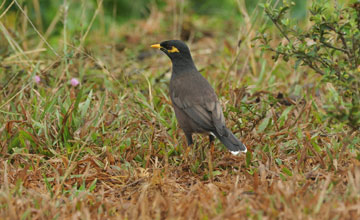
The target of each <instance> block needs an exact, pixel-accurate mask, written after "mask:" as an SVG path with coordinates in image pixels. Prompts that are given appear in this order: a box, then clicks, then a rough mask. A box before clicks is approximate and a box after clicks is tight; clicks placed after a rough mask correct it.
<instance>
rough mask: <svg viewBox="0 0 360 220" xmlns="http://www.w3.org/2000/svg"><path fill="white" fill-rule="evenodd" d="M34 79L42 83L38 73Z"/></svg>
mask: <svg viewBox="0 0 360 220" xmlns="http://www.w3.org/2000/svg"><path fill="white" fill-rule="evenodd" d="M34 81H35V82H36V83H40V81H41V78H40V76H38V75H36V76H34Z"/></svg>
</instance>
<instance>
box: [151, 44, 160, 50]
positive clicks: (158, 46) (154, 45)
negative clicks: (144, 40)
mask: <svg viewBox="0 0 360 220" xmlns="http://www.w3.org/2000/svg"><path fill="white" fill-rule="evenodd" d="M150 47H152V48H156V49H160V48H161V46H160V44H153V45H151V46H150Z"/></svg>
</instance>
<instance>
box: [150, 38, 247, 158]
mask: <svg viewBox="0 0 360 220" xmlns="http://www.w3.org/2000/svg"><path fill="white" fill-rule="evenodd" d="M151 47H153V48H158V49H160V50H161V51H163V52H164V53H165V54H166V55H167V56H168V57H169V58H170V59H171V61H172V66H173V68H172V75H171V80H170V97H171V101H172V104H173V107H174V110H175V114H176V118H177V120H178V123H179V125H180V127H181V129H182V130H183V131H184V133H185V136H186V139H187V143H188V145H191V144H192V143H193V140H192V134H193V133H207V134H209V133H212V134H214V135H215V136H216V137H217V138H219V139H220V141H221V142H222V143H223V144H224V145H225V146H226V147H227V148H228V149H229V150H230V151H231V152H232V153H233V154H237V153H239V152H246V150H247V149H246V147H245V145H244V144H243V143H241V142H240V141H239V140H238V139H237V138H236V137H235V135H234V134H233V133H232V132H231V131H230V130H229V129H228V128H226V126H225V119H224V115H223V112H222V109H221V106H220V103H219V101H218V99H217V96H216V94H215V91H214V89H213V88H212V87H211V85H210V84H209V83H208V81H207V80H206V79H205V78H204V77H203V76H202V75H201V74H200V73H199V71H198V70H197V69H196V66H195V64H194V61H193V59H192V57H191V54H190V50H189V48H188V47H187V46H186V44H185V43H184V42H182V41H180V40H169V41H164V42H162V43H160V44H155V45H152V46H151ZM212 139H213V138H212V136H211V135H210V141H212Z"/></svg>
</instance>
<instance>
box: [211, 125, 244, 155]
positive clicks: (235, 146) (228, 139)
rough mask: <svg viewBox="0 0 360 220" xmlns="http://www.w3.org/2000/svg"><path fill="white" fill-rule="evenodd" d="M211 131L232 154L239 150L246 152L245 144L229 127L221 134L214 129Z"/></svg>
mask: <svg viewBox="0 0 360 220" xmlns="http://www.w3.org/2000/svg"><path fill="white" fill-rule="evenodd" d="M213 133H214V135H215V136H216V137H217V138H219V140H220V141H221V143H223V144H224V145H225V147H226V148H227V149H229V150H230V152H231V153H232V154H234V155H237V154H238V153H240V152H243V153H246V151H247V149H246V146H245V145H244V144H243V143H241V141H239V140H238V139H237V138H236V137H235V135H234V134H233V133H232V132H231V131H230V130H229V129H227V128H226V132H225V134H224V135H222V136H221V135H220V134H218V133H217V132H216V131H215V132H213Z"/></svg>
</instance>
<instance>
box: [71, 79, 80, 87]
mask: <svg viewBox="0 0 360 220" xmlns="http://www.w3.org/2000/svg"><path fill="white" fill-rule="evenodd" d="M70 83H71V85H72V86H74V87H76V86H77V85H79V80H77V79H76V78H72V79H71V81H70Z"/></svg>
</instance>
